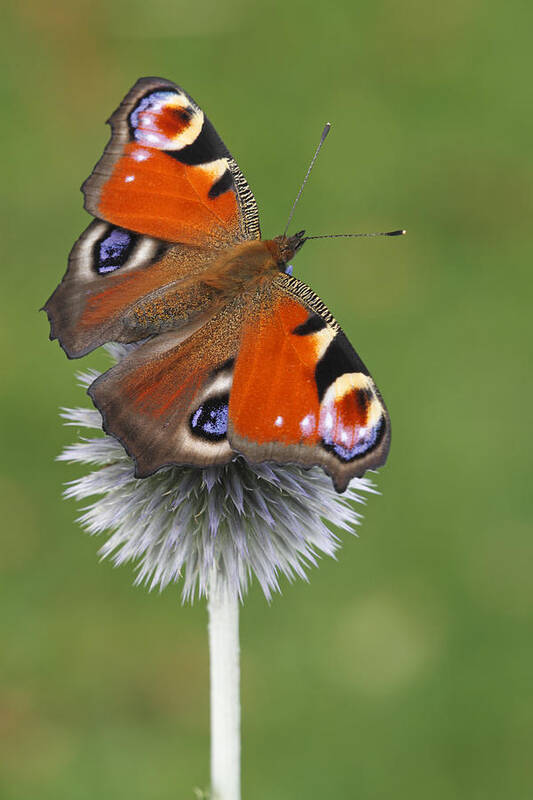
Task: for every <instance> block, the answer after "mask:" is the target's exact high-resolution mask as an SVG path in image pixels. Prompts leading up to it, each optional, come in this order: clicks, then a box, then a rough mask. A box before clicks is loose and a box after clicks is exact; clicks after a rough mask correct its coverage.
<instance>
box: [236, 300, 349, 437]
mask: <svg viewBox="0 0 533 800" xmlns="http://www.w3.org/2000/svg"><path fill="white" fill-rule="evenodd" d="M308 317H309V311H307V309H305V308H304V306H302V305H301V303H298V302H296V301H295V300H292V299H291V298H290V297H288V296H282V297H279V298H277V300H276V303H275V304H274V305H273V306H271V307H269V308H263V309H262V313H261V315H260V318H259V320H258V321H255V320H254V321H253V322H252V323H249V325H248V327H247V329H245V331H244V335H243V339H242V344H241V349H240V351H239V357H238V359H237V363H236V365H235V372H234V376H233V387H232V391H231V398H230V408H229V414H230V419H231V422H232V425H233V428H234V431H235V433H236V434H237V435H238V436H241V437H246V438H247V439H250V440H252V441H254V442H256V443H257V444H268V443H270V442H281V443H284V444H295V443H299V442H303V443H306V444H315V443H316V442H317V441H318V433H317V429H318V420H319V414H320V402H319V397H318V390H317V385H316V381H315V367H316V364H317V362H318V360H319V358H320V356H321V354H322V352H323V350H324V346H325V340H326V339H327V337H328V336H330V337H333V333H332V332H330V331H327V332H326V329H322V330H321V331H318V332H317V333H315V334H312V335H309V336H297V335H293V331H294V330H295V329H297V328H298V326H301V325H303V324H305V322H306V320H307V318H308Z"/></svg>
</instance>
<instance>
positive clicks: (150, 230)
mask: <svg viewBox="0 0 533 800" xmlns="http://www.w3.org/2000/svg"><path fill="white" fill-rule="evenodd" d="M226 172H227V163H226V159H217V160H216V161H213V162H210V163H207V164H200V165H196V166H191V165H188V164H183V163H181V162H180V161H178V160H177V159H175V158H173V157H172V156H171V155H170V154H169V153H167V152H164V151H162V150H157V149H155V148H153V147H142V146H140V145H139V144H138V143H137V142H130V143H129V144H127V145H126V147H125V148H124V155H123V156H122V158H120V159H119V161H117V163H116V165H115V167H114V169H113V173H112V175H111V177H110V178H109V180H108V181H107V182H106V183H105V184H104V186H103V188H102V194H101V198H100V201H99V203H98V209H97V213H98V215H99V216H100V217H102V218H104V219H107V220H109V221H110V222H113V223H114V224H115V225H120V226H121V227H123V228H128V229H129V230H134V231H142V232H143V233H146V234H148V235H149V236H154V237H157V238H159V239H164V240H165V241H170V242H183V243H184V244H192V245H201V244H206V243H207V242H209V241H213V242H218V241H229V240H231V239H234V238H236V236H237V235H238V232H239V219H238V206H237V198H236V195H235V191H234V190H233V188H232V187H233V181H232V180H229V182H228V184H227V188H226V189H225V191H223V192H221V193H220V194H216V193H215V192H214V191H213V188H214V187H216V186H217V182H219V181H222V180H223V179H224V174H225V173H226Z"/></svg>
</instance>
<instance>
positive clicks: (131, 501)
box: [58, 344, 376, 600]
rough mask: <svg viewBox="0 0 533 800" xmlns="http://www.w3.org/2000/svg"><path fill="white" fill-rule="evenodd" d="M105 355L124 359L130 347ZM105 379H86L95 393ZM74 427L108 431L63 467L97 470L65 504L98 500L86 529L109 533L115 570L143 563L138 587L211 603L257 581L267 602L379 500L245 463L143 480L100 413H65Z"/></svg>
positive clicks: (83, 442) (91, 374)
mask: <svg viewBox="0 0 533 800" xmlns="http://www.w3.org/2000/svg"><path fill="white" fill-rule="evenodd" d="M106 349H107V350H108V352H109V353H110V355H111V356H112V358H114V360H115V361H119V360H120V359H121V358H122V357H123V356H124V355H125V354H126V353H127V352H128V351H129V349H130V346H127V345H118V344H111V345H107V346H106ZM98 375H99V373H98V372H96V371H95V370H90V371H88V372H84V373H80V374H79V375H78V379H79V383H80V385H81V386H83V387H85V388H87V387H88V386H89V385H90V384H91V383H92V382H93V380H95V379H96V378H97V377H98ZM61 416H62V417H63V418H64V419H65V420H66V424H67V425H73V426H76V427H80V428H88V429H93V430H96V431H99V432H100V435H98V436H96V437H94V438H86V437H80V440H79V441H78V442H76V443H75V444H72V445H70V446H68V447H66V448H65V450H64V451H63V453H61V455H60V456H59V457H58V458H59V460H62V461H68V462H71V463H80V464H90V465H94V466H96V467H97V469H95V470H94V471H92V472H90V473H89V474H88V475H85V476H84V477H82V478H78V479H77V480H74V481H70V482H69V483H68V484H67V488H66V490H65V492H64V494H65V497H73V498H76V499H77V500H85V499H86V498H89V497H93V496H95V495H99V497H98V498H97V499H96V500H94V501H93V502H91V504H90V505H89V506H87V507H86V508H84V509H83V514H82V515H81V516H80V517H79V519H78V521H79V522H80V523H81V524H82V526H83V527H84V528H85V529H86V530H87V531H88V532H89V533H91V534H97V533H103V532H104V531H109V532H110V535H109V538H108V539H107V541H106V542H105V544H104V545H103V546H102V547H101V549H100V551H99V554H100V555H101V556H102V557H110V558H111V559H112V560H113V563H114V564H115V565H118V564H123V563H125V562H127V561H133V562H136V564H137V572H138V574H137V578H136V581H135V582H136V583H145V584H147V585H149V587H150V588H151V589H152V588H154V587H156V586H158V587H159V588H160V589H163V588H164V587H165V586H167V585H168V584H169V583H170V582H171V581H177V580H179V579H180V578H181V579H183V591H182V595H183V599H184V600H193V599H194V597H195V595H196V594H197V593H198V594H199V595H200V596H203V595H206V594H207V591H208V585H209V580H210V576H212V574H213V570H216V575H217V582H218V581H219V580H220V581H221V583H222V585H223V586H224V587H225V588H226V590H228V591H229V592H230V593H234V594H236V595H238V596H239V598H241V599H242V597H243V596H244V594H245V593H246V590H247V588H248V585H249V583H250V579H251V578H252V576H253V575H255V576H256V578H257V580H258V581H259V583H260V585H261V588H262V590H263V592H264V594H265V596H266V597H267V599H270V598H271V595H272V592H273V591H278V590H279V588H280V587H279V576H280V574H283V575H286V576H287V577H288V578H289V579H293V578H294V577H296V576H297V577H300V578H304V579H306V567H307V566H309V565H316V564H317V557H318V556H319V555H320V554H327V555H330V556H334V555H335V552H336V550H337V549H338V547H339V544H340V541H339V538H338V536H337V535H336V533H335V532H334V530H333V528H337V529H340V530H344V531H347V532H350V533H355V528H356V527H357V525H358V524H359V523H360V521H361V515H360V514H359V513H358V512H357V511H356V510H355V506H354V504H361V503H364V497H363V496H362V495H361V492H363V493H369V492H370V493H376V490H375V487H374V486H373V484H372V483H371V481H370V480H368V479H367V478H354V479H353V480H352V481H351V483H350V487H349V489H348V490H347V491H346V492H345V493H344V494H343V495H340V494H337V492H335V490H334V488H333V485H332V482H331V479H330V478H329V477H328V476H327V475H325V474H324V472H323V471H322V470H321V469H320V468H318V467H313V468H311V469H307V470H306V469H302V468H300V467H298V466H295V465H275V464H266V463H264V464H249V463H247V462H246V461H245V460H244V459H243V458H242V457H240V456H239V457H236V458H235V459H234V460H233V461H232V462H231V463H230V464H228V465H225V466H222V467H208V468H205V469H200V468H198V467H189V466H171V467H164V468H162V469H160V470H159V471H158V472H156V473H155V474H154V475H151V476H149V477H147V478H136V477H135V475H134V464H133V461H132V459H131V458H130V456H129V455H128V454H127V453H126V451H125V450H124V448H123V446H122V445H121V444H120V442H118V441H117V440H116V439H115V438H114V437H112V436H109V435H108V434H103V432H102V419H101V416H100V413H99V412H98V411H97V410H96V409H94V408H70V409H62V414H61Z"/></svg>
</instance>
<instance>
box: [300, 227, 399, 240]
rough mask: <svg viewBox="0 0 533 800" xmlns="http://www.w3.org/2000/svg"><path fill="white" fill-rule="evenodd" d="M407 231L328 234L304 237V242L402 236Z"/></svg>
mask: <svg viewBox="0 0 533 800" xmlns="http://www.w3.org/2000/svg"><path fill="white" fill-rule="evenodd" d="M406 233H407V231H406V230H404V229H403V228H401V229H400V230H397V231H379V233H328V234H326V235H325V236H306V237H305V241H306V242H307V240H308V239H356V238H358V237H360V236H363V237H367V236H403V235H404V234H406Z"/></svg>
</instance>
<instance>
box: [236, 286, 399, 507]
mask: <svg viewBox="0 0 533 800" xmlns="http://www.w3.org/2000/svg"><path fill="white" fill-rule="evenodd" d="M228 416H229V425H228V440H229V442H230V444H231V446H232V448H233V449H234V450H236V451H238V452H240V453H242V454H243V455H244V456H245V457H246V458H247V459H248V460H249V461H251V462H258V461H275V462H280V463H284V462H292V463H296V464H301V465H304V466H312V465H317V466H321V467H323V468H324V469H325V471H326V472H328V474H329V475H331V477H332V479H333V482H334V485H335V488H336V489H337V491H339V492H342V491H344V490H345V489H346V487H347V485H348V483H349V481H350V479H351V478H352V477H354V476H359V477H360V476H362V475H363V474H364V473H365V472H366V470H368V469H375V468H376V467H379V466H381V465H382V464H384V463H385V460H386V458H387V453H388V449H389V443H390V421H389V416H388V413H387V410H386V408H385V404H384V403H383V400H382V399H381V395H380V394H379V391H378V389H377V387H376V385H375V384H374V381H373V380H372V378H371V376H370V374H369V372H368V370H367V369H366V367H365V365H364V364H363V362H362V361H361V359H360V358H359V356H358V355H357V353H356V352H355V350H354V349H353V348H352V346H351V345H350V343H349V341H348V339H347V338H346V336H345V335H344V333H343V332H342V330H341V329H340V327H339V325H338V323H337V322H336V321H335V319H334V318H333V316H332V315H331V313H330V312H329V311H328V309H327V308H326V307H325V305H324V304H323V303H322V301H321V300H320V299H319V298H318V297H317V296H316V295H315V294H314V293H313V292H312V290H311V289H310V288H309V287H308V286H306V284H304V283H302V282H300V281H298V280H297V279H295V278H292V277H290V276H289V275H285V274H281V275H280V276H278V277H277V278H276V279H275V281H274V283H273V284H272V286H271V287H270V289H269V291H268V292H265V293H264V294H263V296H262V298H261V302H260V303H258V304H257V306H256V312H255V313H254V315H253V317H252V315H248V317H247V319H246V321H245V324H244V328H243V332H242V336H241V343H240V348H239V354H238V358H237V360H236V363H235V370H234V375H233V385H232V389H231V395H230V404H229V415H228Z"/></svg>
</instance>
